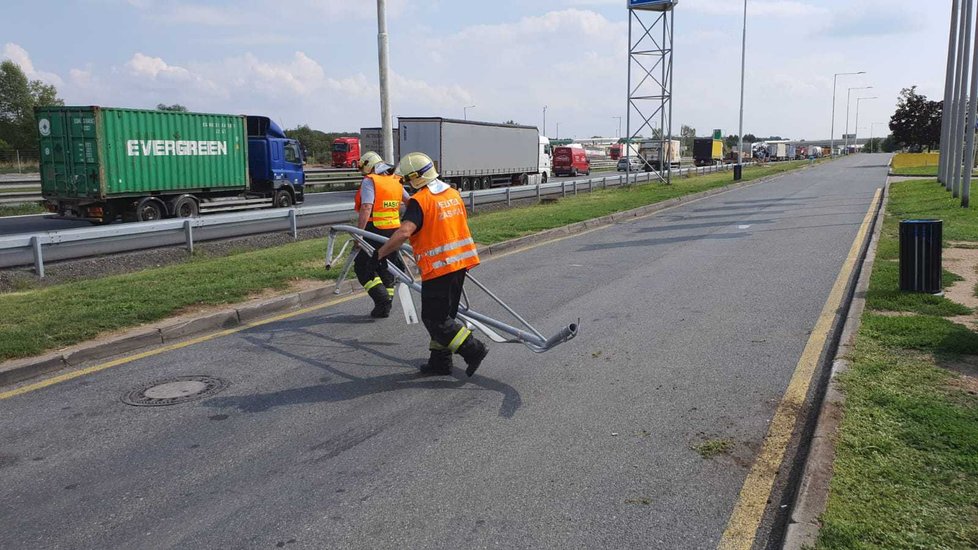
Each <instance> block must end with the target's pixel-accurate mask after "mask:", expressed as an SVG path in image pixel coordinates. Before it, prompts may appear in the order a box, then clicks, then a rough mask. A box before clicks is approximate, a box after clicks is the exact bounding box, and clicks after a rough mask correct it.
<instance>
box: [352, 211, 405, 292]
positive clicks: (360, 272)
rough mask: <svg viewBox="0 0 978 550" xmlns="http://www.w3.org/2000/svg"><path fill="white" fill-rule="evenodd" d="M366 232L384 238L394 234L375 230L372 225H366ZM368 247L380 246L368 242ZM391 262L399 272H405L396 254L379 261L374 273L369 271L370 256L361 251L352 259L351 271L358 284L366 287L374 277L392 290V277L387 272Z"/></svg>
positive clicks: (384, 230)
mask: <svg viewBox="0 0 978 550" xmlns="http://www.w3.org/2000/svg"><path fill="white" fill-rule="evenodd" d="M364 229H365V230H366V231H369V232H371V233H376V234H377V235H383V236H385V237H390V236H391V235H393V234H394V231H396V230H395V229H377V228H376V227H374V224H372V223H368V224H367V227H366V228H364ZM370 245H371V246H373V247H374V248H380V247H381V244H380V243H378V242H374V241H370ZM388 261H390V262H392V263H393V264H394V265H395V266H397V268H398V269H400V270H401V271H404V272H407V268H406V267H405V266H404V262H402V261H401V258H400V256H398V255H397V254H396V253H394V254H391V255H390V256H388V257H387V258H385V259H384V260H381V262H380V265H379V266H378V267H377V270H376V271H373V270H371V266H370V254H367V253H366V252H364V251H363V250H361V251H360V252H359V253H358V254H357V257H356V258H354V259H353V271H354V273H356V274H357V280H358V281H360V284H361V285H363V286H367V284H368V283H370V282H371V281H373V280H374V278H376V277H380V280H381V281H382V282H383V283H384V286H386V287H387V288H392V287H393V286H394V276H393V275H391V274H390V272H389V271H387V268H386V264H387V262H388Z"/></svg>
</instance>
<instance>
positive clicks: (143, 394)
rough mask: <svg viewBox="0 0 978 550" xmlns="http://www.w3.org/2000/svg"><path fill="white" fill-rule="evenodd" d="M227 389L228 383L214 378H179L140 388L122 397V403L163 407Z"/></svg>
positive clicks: (159, 381)
mask: <svg viewBox="0 0 978 550" xmlns="http://www.w3.org/2000/svg"><path fill="white" fill-rule="evenodd" d="M226 387H228V384H227V382H225V381H224V380H221V379H220V378H214V377H212V376H178V377H176V378H170V379H167V380H157V381H156V382H151V383H149V384H145V385H143V386H140V387H138V388H136V389H134V390H132V391H131V392H129V393H127V394H126V395H124V396H122V401H123V402H124V403H128V404H129V405H135V406H137V407H162V406H165V405H176V404H178V403H186V402H187V401H193V400H195V399H200V398H202V397H207V396H208V395H214V394H215V393H217V392H219V391H221V390H223V389H224V388H226Z"/></svg>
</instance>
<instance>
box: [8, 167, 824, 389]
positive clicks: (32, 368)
mask: <svg viewBox="0 0 978 550" xmlns="http://www.w3.org/2000/svg"><path fill="white" fill-rule="evenodd" d="M808 168H809V167H808V166H803V167H801V168H800V169H801V170H806V169H808ZM792 172H794V170H792V171H788V172H782V173H780V174H773V175H770V176H765V177H763V178H758V179H756V180H752V181H747V182H741V183H735V184H732V185H727V186H723V187H718V188H716V189H709V190H707V191H701V192H699V193H693V194H690V195H684V196H682V197H676V198H673V199H669V200H666V201H663V202H659V203H655V204H649V205H646V206H642V207H639V208H635V209H632V210H626V211H624V212H616V213H614V214H610V215H607V216H602V217H600V218H594V219H590V220H585V221H582V222H577V223H573V224H570V225H565V226H562V227H557V228H554V229H548V230H546V231H541V232H539V233H534V234H532V235H526V236H524V237H519V238H516V239H512V240H509V241H504V242H501V243H496V244H494V245H489V246H485V247H480V248H479V254H480V255H483V256H486V257H490V258H491V257H492V256H493V255H499V254H502V253H503V252H506V251H511V250H516V249H519V248H523V247H526V246H530V245H532V244H537V243H541V242H546V241H550V240H553V239H556V238H559V237H566V236H569V235H574V234H577V233H582V232H584V231H587V230H590V229H594V228H597V227H602V226H607V225H612V224H615V223H618V222H620V221H624V220H629V219H635V218H640V217H643V216H647V215H650V214H654V213H656V212H659V211H662V210H665V209H667V208H672V207H675V206H679V205H681V204H685V203H688V202H691V201H695V200H699V199H703V198H706V197H711V196H713V195H719V194H721V193H726V192H728V191H733V190H735V189H740V188H743V187H749V186H751V185H757V184H760V183H765V182H768V181H771V180H775V179H777V178H780V177H784V176H786V175H788V174H790V173H792ZM335 289H336V284H335V283H325V284H323V286H322V287H318V288H313V289H309V290H304V291H301V292H293V293H289V294H283V295H281V296H276V297H273V298H264V299H259V300H253V301H250V302H245V303H242V304H238V305H235V306H232V307H230V308H228V309H225V310H219V311H216V312H210V313H206V314H202V315H193V316H186V317H176V318H170V319H165V320H162V321H160V322H158V323H154V324H151V325H149V326H143V327H137V328H133V329H130V330H129V331H127V332H125V333H124V334H122V335H119V336H113V337H107V338H102V339H97V340H93V341H89V342H84V343H81V344H78V345H75V346H71V347H69V348H66V349H63V350H61V351H57V352H52V353H48V354H44V355H41V356H38V357H29V358H25V359H15V360H12V361H7V362H5V363H3V364H0V386H5V385H10V384H15V383H17V382H23V381H24V380H28V379H31V378H35V377H37V376H40V375H42V374H47V373H49V372H52V371H55V370H59V369H63V368H67V367H77V366H79V365H81V364H82V363H85V362H87V361H94V360H100V359H106V358H109V357H113V356H117V355H121V354H124V353H130V352H133V351H138V350H143V349H147V348H152V347H155V346H160V345H166V344H172V343H174V342H177V341H179V340H185V339H188V338H191V337H194V336H200V335H202V334H206V333H211V332H216V331H220V330H226V329H230V328H235V327H239V326H241V325H246V324H248V323H252V322H255V321H257V320H259V319H261V318H263V317H268V316H271V315H273V314H277V313H283V312H286V311H290V310H296V309H300V308H304V307H311V306H314V305H317V304H321V303H323V302H325V301H327V300H329V299H330V298H334V297H335V294H333V291H334V290H335Z"/></svg>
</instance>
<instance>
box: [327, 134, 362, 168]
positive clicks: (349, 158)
mask: <svg viewBox="0 0 978 550" xmlns="http://www.w3.org/2000/svg"><path fill="white" fill-rule="evenodd" d="M331 154H332V157H333V159H332V160H333V168H356V167H357V162H358V161H359V160H360V139H359V138H355V137H341V138H336V139H334V140H333V146H332V148H331Z"/></svg>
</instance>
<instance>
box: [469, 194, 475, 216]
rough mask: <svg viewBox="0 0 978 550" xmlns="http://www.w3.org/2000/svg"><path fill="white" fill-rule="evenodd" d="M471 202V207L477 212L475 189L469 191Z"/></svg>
mask: <svg viewBox="0 0 978 550" xmlns="http://www.w3.org/2000/svg"><path fill="white" fill-rule="evenodd" d="M469 202H470V203H472V206H471V207H470V208H469V210H471V211H472V212H475V191H469Z"/></svg>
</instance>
